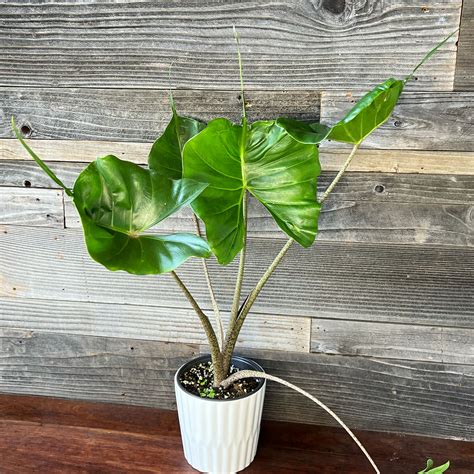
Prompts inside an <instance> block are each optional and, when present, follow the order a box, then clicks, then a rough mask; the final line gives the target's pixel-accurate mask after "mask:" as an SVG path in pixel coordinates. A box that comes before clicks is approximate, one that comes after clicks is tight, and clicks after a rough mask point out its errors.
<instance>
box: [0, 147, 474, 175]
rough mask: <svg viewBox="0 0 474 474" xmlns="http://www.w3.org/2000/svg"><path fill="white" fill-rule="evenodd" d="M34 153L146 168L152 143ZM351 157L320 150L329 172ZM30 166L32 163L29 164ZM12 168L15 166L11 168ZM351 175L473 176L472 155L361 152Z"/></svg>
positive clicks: (1, 154)
mask: <svg viewBox="0 0 474 474" xmlns="http://www.w3.org/2000/svg"><path fill="white" fill-rule="evenodd" d="M27 141H28V142H29V143H30V145H31V146H32V147H33V148H34V150H35V151H36V152H37V153H38V154H39V156H41V157H42V158H43V159H44V160H45V161H48V162H55V161H58V162H91V161H93V160H95V159H96V158H98V157H100V156H106V155H109V154H111V155H115V156H118V157H119V158H122V159H125V160H129V161H132V162H134V163H139V164H145V163H146V162H147V158H148V152H149V150H150V148H151V144H149V143H135V142H111V141H94V140H91V141H77V140H73V141H70V140H27ZM347 155H348V151H347V150H344V149H339V150H338V149H333V148H331V147H328V146H326V145H324V146H322V147H321V149H320V161H321V165H322V168H323V169H324V170H326V171H338V170H339V169H340V168H341V166H342V165H343V163H344V161H345V160H346V158H347ZM3 160H7V161H8V162H13V161H18V162H19V163H18V166H22V165H23V164H25V166H27V165H26V164H27V163H29V162H31V158H30V157H29V155H28V154H27V153H26V152H25V150H24V149H23V147H22V146H21V144H20V143H19V142H18V140H12V139H0V163H2V161H3ZM30 164H31V163H30ZM12 166H13V165H12ZM349 170H350V171H365V172H381V173H386V172H390V173H398V174H402V173H419V174H430V173H436V174H453V175H473V174H474V152H473V151H436V152H432V151H422V150H421V151H416V150H371V149H367V148H366V149H363V148H362V149H360V150H359V151H358V153H357V157H356V159H354V160H353V161H352V163H351V165H350V167H349Z"/></svg>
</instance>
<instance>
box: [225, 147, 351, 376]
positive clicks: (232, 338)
mask: <svg viewBox="0 0 474 474" xmlns="http://www.w3.org/2000/svg"><path fill="white" fill-rule="evenodd" d="M359 145H360V143H356V144H355V145H354V146H353V148H352V150H351V152H350V154H349V156H348V157H347V159H346V161H345V162H344V164H343V165H342V168H341V169H340V170H339V173H337V175H336V177H335V178H334V179H333V180H332V182H331V184H330V185H329V186H328V188H327V189H326V191H325V192H324V194H323V195H322V197H321V199H320V200H319V204H322V203H323V202H324V201H325V200H326V199H327V197H328V196H329V194H330V193H331V192H332V190H333V189H334V187H335V186H336V184H337V183H338V182H339V180H340V179H341V178H342V176H343V174H344V173H345V171H346V170H347V168H348V167H349V165H350V164H351V161H352V160H353V158H354V156H355V154H356V151H357V149H358V148H359ZM293 242H294V240H293V239H289V240H288V242H286V244H285V245H284V247H283V248H282V249H281V250H280V252H279V254H278V255H277V256H276V257H275V259H274V260H273V262H272V263H271V264H270V266H269V267H268V268H267V270H266V271H265V273H264V274H263V276H262V277H261V278H260V280H259V281H258V283H257V285H256V286H255V288H254V289H253V290H252V292H251V293H250V295H249V297H248V298H247V301H246V302H245V304H244V306H243V307H242V309H241V311H240V314H239V315H238V319H237V321H236V323H235V325H234V326H233V327H232V328H230V331H229V333H228V334H227V338H226V343H225V346H224V369H225V368H226V367H227V365H228V364H229V361H230V360H231V358H232V353H233V352H234V348H235V344H236V343H237V339H238V337H239V333H240V330H241V329H242V326H243V324H244V322H245V318H246V317H247V315H248V313H249V311H250V308H251V307H252V305H253V304H254V302H255V300H256V299H257V297H258V295H259V294H260V292H261V291H262V289H263V287H264V286H265V284H266V283H267V281H268V279H269V278H270V276H271V275H272V273H273V272H274V271H275V269H276V268H277V266H278V265H279V264H280V262H281V261H282V259H283V257H284V256H285V255H286V253H287V252H288V250H289V249H290V247H291V246H292V245H293Z"/></svg>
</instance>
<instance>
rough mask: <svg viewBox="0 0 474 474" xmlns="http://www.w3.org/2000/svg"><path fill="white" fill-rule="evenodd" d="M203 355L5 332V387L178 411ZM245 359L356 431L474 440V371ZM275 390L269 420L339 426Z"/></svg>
mask: <svg viewBox="0 0 474 474" xmlns="http://www.w3.org/2000/svg"><path fill="white" fill-rule="evenodd" d="M198 353H199V347H198V346H196V345H189V344H187V345H186V344H167V343H162V342H154V341H141V340H133V339H116V338H104V337H85V336H77V335H67V334H54V333H36V332H33V331H17V330H9V329H7V330H0V381H1V387H2V388H1V390H2V391H3V392H6V393H28V394H39V395H53V396H59V397H68V398H79V399H80V398H82V399H87V400H100V401H109V402H119V403H120V402H122V403H129V404H135V405H145V406H155V407H162V408H175V402H174V395H173V384H172V377H173V375H174V372H175V370H176V369H177V368H178V367H179V365H180V364H182V363H183V362H184V361H185V360H186V359H190V358H192V357H193V356H194V355H196V354H198ZM243 353H244V354H247V355H249V356H251V357H253V358H255V359H256V360H258V361H259V362H260V363H261V364H262V366H263V367H264V368H265V370H266V371H267V372H269V373H271V374H273V375H277V376H281V377H283V378H285V379H287V380H289V381H291V382H293V383H295V384H296V385H299V386H301V387H302V388H304V389H306V390H308V391H309V392H311V393H313V394H314V395H316V396H318V397H320V398H321V400H322V401H324V402H326V403H327V404H328V405H329V406H330V407H331V408H333V409H334V410H335V411H336V412H337V413H338V414H339V415H340V416H341V417H342V418H343V419H344V420H345V421H346V422H347V423H348V424H349V425H350V426H351V427H354V428H360V429H369V430H378V431H380V430H382V431H399V432H406V433H418V434H425V435H431V436H438V437H454V438H463V439H473V437H474V432H473V426H474V423H473V421H474V420H473V412H474V411H473V408H474V398H473V375H474V367H473V366H467V365H454V364H438V363H427V362H413V361H410V362H409V361H403V360H383V359H368V358H361V357H342V356H327V355H321V354H301V353H299V354H298V353H292V352H283V351H243ZM267 390H268V392H267V397H266V402H265V417H267V418H273V419H279V420H291V421H302V422H305V423H318V424H333V422H332V419H330V418H329V417H328V416H326V414H324V412H322V411H321V410H320V409H318V408H317V407H316V406H315V405H314V404H312V403H310V402H309V401H308V403H306V399H304V398H303V397H299V396H298V395H296V394H295V393H294V392H290V391H288V390H287V389H286V388H284V387H282V386H280V385H274V384H271V383H270V384H269V386H268V389H267Z"/></svg>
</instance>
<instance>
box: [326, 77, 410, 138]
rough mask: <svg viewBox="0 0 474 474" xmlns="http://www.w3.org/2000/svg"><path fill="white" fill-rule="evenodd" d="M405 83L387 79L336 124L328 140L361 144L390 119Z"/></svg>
mask: <svg viewBox="0 0 474 474" xmlns="http://www.w3.org/2000/svg"><path fill="white" fill-rule="evenodd" d="M404 85H405V82H404V81H400V80H396V79H387V80H386V81H384V82H382V83H381V84H379V85H378V86H376V87H374V89H372V90H371V91H370V92H369V93H368V94H366V95H364V97H362V99H360V100H359V101H358V102H357V103H356V105H355V106H354V107H353V108H352V109H351V110H350V111H349V112H348V113H347V114H346V116H345V117H344V118H343V119H342V120H341V121H339V122H338V123H336V124H335V125H334V126H333V127H332V129H331V131H330V132H329V134H328V136H327V138H328V139H329V140H336V141H338V142H346V143H352V144H354V145H355V144H359V143H361V142H362V141H363V140H364V138H366V137H367V136H368V135H370V134H371V133H372V132H373V131H374V130H375V129H376V128H378V127H380V125H382V124H383V123H385V122H386V121H387V120H388V118H389V117H390V115H391V113H392V111H393V109H394V108H395V105H396V104H397V102H398V98H399V97H400V94H401V93H402V91H403V87H404Z"/></svg>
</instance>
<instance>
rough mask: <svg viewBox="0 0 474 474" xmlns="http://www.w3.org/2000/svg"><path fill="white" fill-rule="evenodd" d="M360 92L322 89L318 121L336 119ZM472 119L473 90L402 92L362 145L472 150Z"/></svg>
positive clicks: (350, 106)
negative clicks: (386, 117)
mask: <svg viewBox="0 0 474 474" xmlns="http://www.w3.org/2000/svg"><path fill="white" fill-rule="evenodd" d="M361 95H362V94H361V93H356V92H354V93H352V92H330V91H328V92H324V93H323V95H322V103H321V121H322V122H324V123H329V124H333V123H335V122H337V121H338V120H340V119H341V118H342V117H343V116H344V115H345V113H346V112H348V111H349V110H350V109H351V108H352V107H353V105H354V103H355V102H356V101H357V100H358V99H359V98H360V97H361ZM473 123H474V92H464V93H461V92H450V93H448V92H446V93H441V92H440V93H431V92H422V91H417V92H416V93H404V94H402V96H401V97H400V102H399V104H398V105H397V106H396V108H395V110H394V112H393V113H392V116H391V117H390V118H389V120H388V121H387V122H386V123H385V124H384V125H382V126H381V127H380V128H379V129H378V130H376V131H375V132H374V133H373V134H372V135H370V136H369V137H367V138H366V140H365V141H364V146H365V147H372V148H385V149H414V150H458V151H472V150H473V148H474V134H473V133H472V132H473ZM334 146H340V145H339V144H334Z"/></svg>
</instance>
